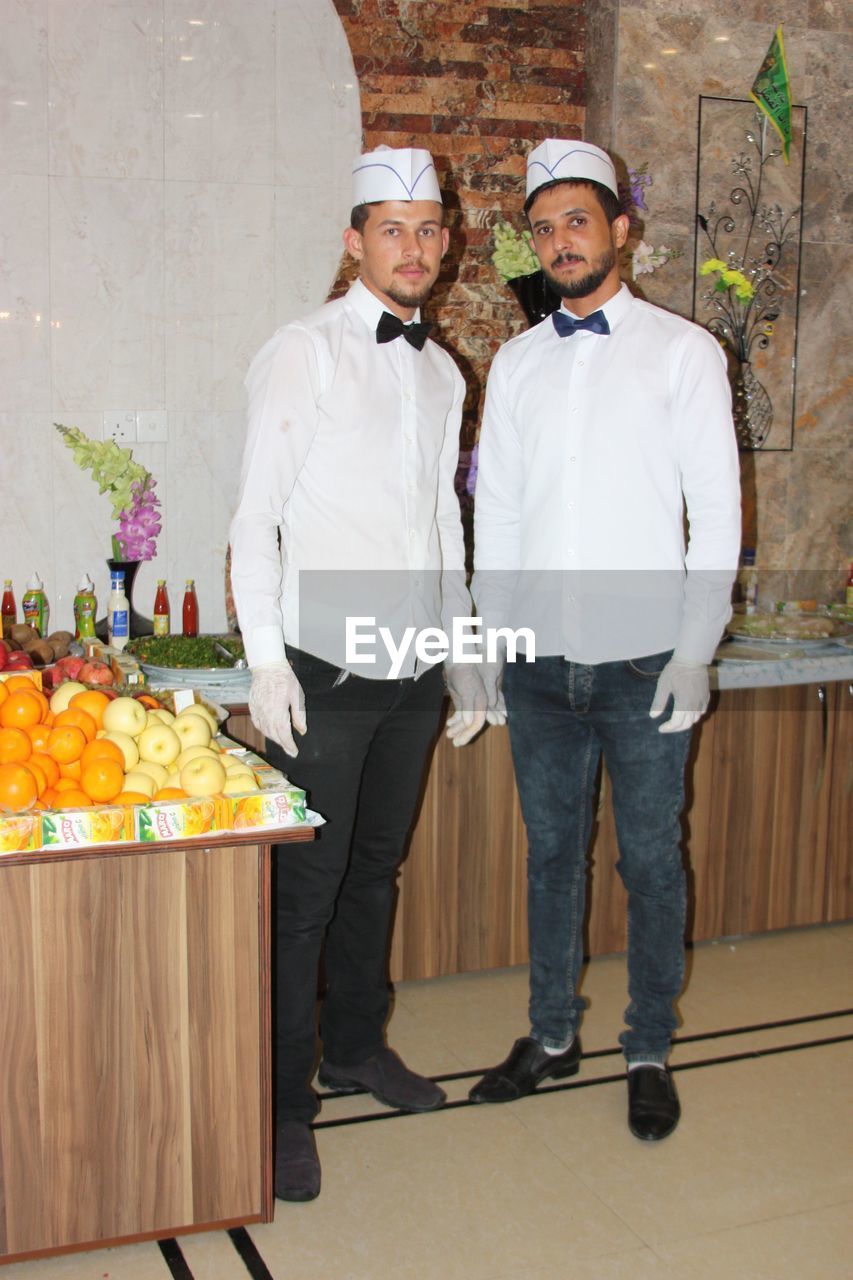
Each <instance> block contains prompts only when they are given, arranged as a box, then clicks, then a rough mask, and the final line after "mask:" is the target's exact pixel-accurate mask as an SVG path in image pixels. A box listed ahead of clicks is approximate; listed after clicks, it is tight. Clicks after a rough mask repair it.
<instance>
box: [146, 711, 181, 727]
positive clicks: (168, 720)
mask: <svg viewBox="0 0 853 1280" xmlns="http://www.w3.org/2000/svg"><path fill="white" fill-rule="evenodd" d="M149 714H150V715H152V716H156V717H157V719H158V720H161V721H162V722H163V724H174V721H175V717H174V716H173V715H172V713H171V711H167V710H166V708H165V707H158V708H157V710H156V711H151V712H150V713H149Z"/></svg>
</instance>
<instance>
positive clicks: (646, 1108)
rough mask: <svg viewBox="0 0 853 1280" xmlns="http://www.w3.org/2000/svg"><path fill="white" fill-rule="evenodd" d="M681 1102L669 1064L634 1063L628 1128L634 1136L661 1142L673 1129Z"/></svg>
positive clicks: (678, 1115) (629, 1088) (629, 1082)
mask: <svg viewBox="0 0 853 1280" xmlns="http://www.w3.org/2000/svg"><path fill="white" fill-rule="evenodd" d="M680 1116H681V1104H680V1102H679V1101H678V1092H677V1090H676V1088H675V1081H674V1080H673V1078H672V1072H671V1071H670V1070H669V1068H668V1067H652V1066H648V1067H635V1068H634V1070H633V1071H629V1072H628V1128H629V1129H630V1130H631V1132H632V1133H633V1135H634V1137H635V1138H643V1139H644V1140H645V1141H646V1142H658V1141H659V1140H660V1139H661V1138H666V1137H668V1136H669V1134H671V1133H672V1131H673V1129H674V1128H675V1126H676V1125H677V1124H678V1121H679V1117H680Z"/></svg>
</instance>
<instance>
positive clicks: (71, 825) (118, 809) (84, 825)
mask: <svg viewBox="0 0 853 1280" xmlns="http://www.w3.org/2000/svg"><path fill="white" fill-rule="evenodd" d="M132 839H133V820H132V818H131V816H130V811H129V810H128V809H126V808H125V807H124V806H122V805H103V806H99V807H98V808H93V809H63V810H62V811H57V812H52V811H47V812H46V813H43V814H42V815H41V844H43V845H44V846H45V848H58V849H75V848H80V847H82V846H86V845H91V844H113V843H115V842H116V841H119V840H132Z"/></svg>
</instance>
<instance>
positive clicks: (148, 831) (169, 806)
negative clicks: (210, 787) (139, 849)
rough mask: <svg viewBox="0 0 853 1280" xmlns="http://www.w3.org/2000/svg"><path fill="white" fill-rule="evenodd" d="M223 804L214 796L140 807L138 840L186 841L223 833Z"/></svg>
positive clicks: (153, 803)
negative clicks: (220, 831)
mask: <svg viewBox="0 0 853 1280" xmlns="http://www.w3.org/2000/svg"><path fill="white" fill-rule="evenodd" d="M220 810H221V800H220V798H219V797H214V796H194V797H193V798H191V799H189V800H161V801H156V802H152V803H151V804H140V805H137V806H136V808H135V809H134V816H135V819H136V839H137V840H144V841H152V842H155V841H160V840H184V839H186V838H187V837H188V836H200V835H203V834H204V833H205V832H206V831H219V830H220V828H221V827H222V826H227V825H228V824H227V822H226V823H223V822H222V820H221V813H220Z"/></svg>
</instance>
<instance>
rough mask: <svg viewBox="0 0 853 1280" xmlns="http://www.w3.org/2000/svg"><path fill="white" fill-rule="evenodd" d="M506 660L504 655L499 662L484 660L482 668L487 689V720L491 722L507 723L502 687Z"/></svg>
mask: <svg viewBox="0 0 853 1280" xmlns="http://www.w3.org/2000/svg"><path fill="white" fill-rule="evenodd" d="M505 661H506V658H505V656H502V657H501V658H499V659H498V661H497V662H484V663H483V665H482V666H481V668H480V674H481V675H482V677H483V687H484V688H485V690H486V699H487V703H488V705H487V707H486V720H487V721H488V722H489V724H506V703H505V702H504V693H503V688H502V685H503V673H504V663H505Z"/></svg>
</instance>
